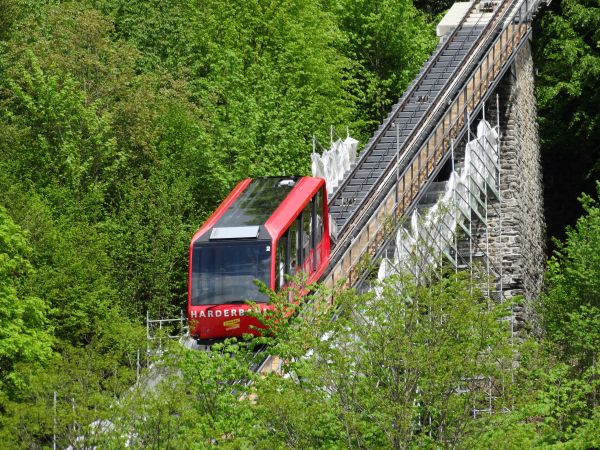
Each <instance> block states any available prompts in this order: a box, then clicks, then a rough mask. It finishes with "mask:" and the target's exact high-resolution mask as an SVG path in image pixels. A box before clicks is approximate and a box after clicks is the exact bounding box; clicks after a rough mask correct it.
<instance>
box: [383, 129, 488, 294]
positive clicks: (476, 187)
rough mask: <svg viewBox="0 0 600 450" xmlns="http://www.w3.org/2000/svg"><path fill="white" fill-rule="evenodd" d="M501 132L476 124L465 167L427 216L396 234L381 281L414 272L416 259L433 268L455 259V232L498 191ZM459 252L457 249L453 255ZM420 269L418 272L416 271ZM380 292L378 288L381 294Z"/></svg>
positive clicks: (414, 216) (416, 214) (414, 217)
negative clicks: (441, 260)
mask: <svg viewBox="0 0 600 450" xmlns="http://www.w3.org/2000/svg"><path fill="white" fill-rule="evenodd" d="M498 150H499V146H498V133H497V131H496V130H495V129H494V128H493V127H491V126H490V124H489V123H487V122H486V121H484V120H482V121H481V122H479V124H478V125H477V137H476V138H475V139H473V140H471V141H469V142H468V143H467V145H466V148H465V163H464V166H463V168H461V169H460V170H458V171H454V172H452V174H451V175H450V179H449V180H448V182H447V184H446V188H445V190H444V192H443V193H442V194H441V195H440V197H439V198H438V200H437V202H436V203H435V204H434V205H433V206H432V207H431V208H429V209H428V210H427V211H426V212H425V213H424V214H422V215H421V214H419V212H418V211H414V212H413V214H412V216H411V217H410V222H409V223H408V224H407V225H405V226H403V227H401V228H400V229H399V230H398V232H397V234H396V242H395V244H396V245H395V247H396V250H395V252H394V255H393V258H389V257H386V258H383V260H382V262H381V265H380V267H379V272H378V276H377V278H378V280H379V281H382V280H384V279H385V278H387V277H389V276H390V275H393V274H394V273H397V271H398V270H409V271H411V272H413V273H414V272H415V264H414V260H415V258H416V259H417V260H418V261H419V263H418V265H419V266H430V267H431V266H434V265H435V264H436V263H437V261H439V257H440V256H441V255H446V256H447V257H448V259H450V260H453V259H454V257H453V256H452V252H451V249H453V248H454V240H455V233H456V230H457V227H458V226H465V224H466V222H467V221H468V218H469V217H470V215H471V210H477V209H478V208H479V209H480V208H481V198H482V196H485V195H486V194H487V192H490V191H491V192H494V193H496V192H497V189H498V181H499V180H498V176H499V171H498V164H499V154H498ZM455 251H456V249H455V248H454V252H455ZM417 270H418V269H417ZM380 291H381V289H380V288H376V293H377V294H378V295H380V293H381V292H380Z"/></svg>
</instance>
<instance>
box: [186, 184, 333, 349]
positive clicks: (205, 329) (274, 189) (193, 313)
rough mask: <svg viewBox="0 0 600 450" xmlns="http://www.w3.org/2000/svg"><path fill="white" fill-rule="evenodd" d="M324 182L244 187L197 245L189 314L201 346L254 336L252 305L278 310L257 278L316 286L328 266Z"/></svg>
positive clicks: (194, 240)
mask: <svg viewBox="0 0 600 450" xmlns="http://www.w3.org/2000/svg"><path fill="white" fill-rule="evenodd" d="M327 218H328V214H327V195H326V191H325V181H324V180H323V179H321V178H313V177H272V178H259V179H253V180H252V179H246V180H243V181H241V182H240V183H239V184H238V185H237V186H236V187H235V188H234V189H233V190H232V191H231V192H230V193H229V195H228V196H227V198H226V199H225V200H224V201H223V203H221V205H220V206H219V207H218V208H217V210H216V211H215V212H214V213H213V214H212V215H211V216H210V217H209V218H208V220H207V221H206V223H204V225H203V226H202V227H201V228H200V229H199V230H198V231H197V232H196V234H195V235H194V237H193V238H192V242H191V244H190V269H189V285H188V316H189V321H190V333H191V335H192V336H193V337H194V338H196V339H197V340H198V341H199V342H201V343H209V342H212V341H214V340H215V339H223V338H227V337H234V336H241V335H242V334H244V333H254V334H256V331H255V330H254V329H253V328H252V327H251V325H252V326H259V323H258V321H257V319H256V318H254V317H250V316H248V315H246V313H247V311H248V309H249V306H248V305H247V304H246V300H251V301H253V302H255V303H257V304H258V305H259V306H260V308H261V310H262V311H264V310H266V309H269V308H272V306H270V305H269V303H268V297H267V296H266V295H265V294H263V293H261V292H259V289H258V287H257V285H256V284H255V282H254V280H257V279H258V280H260V281H262V282H263V283H264V284H265V285H266V286H268V287H270V288H271V289H273V290H275V291H277V290H279V289H281V288H282V287H284V285H285V283H286V274H287V275H294V274H296V273H297V272H299V271H304V272H305V273H306V274H307V276H308V281H309V282H313V281H316V280H317V279H318V278H319V277H320V276H321V275H322V274H323V271H324V270H325V268H326V267H327V264H328V262H329V250H330V241H329V223H328V220H327Z"/></svg>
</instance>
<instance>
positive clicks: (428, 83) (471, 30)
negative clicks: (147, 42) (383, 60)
mask: <svg viewBox="0 0 600 450" xmlns="http://www.w3.org/2000/svg"><path fill="white" fill-rule="evenodd" d="M540 3H541V2H540V1H539V0H517V1H514V0H512V1H511V0H504V1H500V2H497V3H496V4H494V5H492V4H491V3H489V2H485V4H484V2H474V3H473V4H472V5H471V6H470V7H469V9H468V11H467V13H466V14H465V16H464V17H463V19H462V20H461V22H460V23H459V25H458V26H457V27H456V28H455V30H454V31H453V32H452V33H451V34H450V35H449V36H448V37H447V38H446V39H445V41H444V42H443V43H442V44H441V45H440V46H438V49H437V50H436V52H435V53H434V55H433V56H432V57H431V58H430V60H429V61H428V62H427V63H426V64H425V66H424V68H423V69H422V70H421V72H420V74H419V75H418V77H417V79H416V80H415V81H414V82H413V83H412V85H411V86H410V88H409V89H408V91H407V92H406V94H405V95H404V96H403V97H402V98H401V99H400V101H399V102H398V103H397V104H396V105H395V106H394V108H393V110H392V112H391V114H390V115H389V116H388V118H386V120H385V121H384V122H383V124H382V125H381V126H380V128H379V130H377V132H376V133H375V135H374V137H373V138H372V139H371V140H370V141H369V143H368V144H367V146H366V147H365V149H364V150H363V152H362V154H361V157H360V158H359V160H358V162H357V165H356V166H355V167H354V169H353V170H352V171H351V172H350V173H349V174H348V176H347V177H346V178H345V179H344V180H343V182H342V183H341V184H340V187H339V188H338V190H337V191H336V192H335V193H334V195H333V197H332V198H331V200H330V212H331V215H332V218H333V220H335V221H336V223H337V226H338V229H339V234H338V236H337V244H336V246H335V247H334V249H333V251H332V258H331V263H330V266H329V268H328V271H327V272H326V273H325V275H324V276H323V278H322V280H323V281H324V282H325V284H326V285H327V286H333V285H334V284H335V283H336V282H337V281H339V280H344V281H345V283H346V285H348V286H355V285H356V283H357V282H359V281H360V280H361V278H362V277H363V275H364V274H362V273H361V269H360V266H361V264H360V262H361V259H362V258H364V257H365V256H367V257H370V258H373V257H377V256H380V254H381V251H382V249H383V248H384V247H385V245H386V243H387V242H388V241H389V239H390V238H391V236H392V235H393V234H394V233H395V231H396V230H397V228H398V226H399V225H400V224H401V222H402V218H403V217H405V216H407V215H408V214H410V213H411V212H412V210H413V209H414V208H415V206H416V204H417V203H418V201H419V199H420V197H421V196H422V195H423V194H424V192H425V191H426V189H427V187H428V185H429V184H430V183H431V182H432V180H433V179H434V177H435V176H436V174H437V173H438V172H439V170H440V169H441V167H442V166H443V164H444V163H445V162H446V161H447V159H448V157H449V156H450V153H451V143H452V142H453V141H458V140H459V139H460V138H461V137H462V135H463V134H464V133H465V131H466V125H467V123H468V122H469V118H470V117H474V116H475V115H476V114H477V113H478V111H479V110H480V109H481V107H482V105H483V103H484V101H485V100H486V99H487V98H488V97H489V95H491V94H492V92H493V91H494V89H495V87H496V85H497V84H498V82H499V81H500V79H501V78H502V76H503V74H504V73H505V72H506V70H507V68H508V67H510V64H511V63H512V61H513V59H514V57H515V56H516V53H517V50H518V49H519V48H520V47H521V45H522V44H524V43H525V42H526V40H527V39H528V37H529V35H530V33H531V22H532V19H533V15H534V13H535V12H536V11H537V8H538V7H539V5H540ZM491 8H493V11H491V12H488V13H487V14H482V9H483V11H489V10H490V9H491Z"/></svg>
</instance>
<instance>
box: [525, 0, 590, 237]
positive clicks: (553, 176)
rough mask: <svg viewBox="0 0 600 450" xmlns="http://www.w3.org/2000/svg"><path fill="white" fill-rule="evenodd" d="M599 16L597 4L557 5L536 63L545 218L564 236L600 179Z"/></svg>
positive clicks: (543, 27) (579, 0) (541, 36)
mask: <svg viewBox="0 0 600 450" xmlns="http://www.w3.org/2000/svg"><path fill="white" fill-rule="evenodd" d="M598 30H600V12H599V8H598V2H597V0H561V1H560V2H553V4H552V8H551V9H550V10H549V11H547V12H546V13H545V14H544V16H543V19H542V20H541V23H540V25H539V30H538V32H537V37H536V39H535V41H534V43H535V61H536V65H537V66H538V71H539V72H538V73H539V76H538V78H537V80H536V82H537V86H536V89H537V99H538V110H539V116H540V117H539V123H540V137H541V144H542V160H543V165H544V184H545V190H546V198H545V200H546V215H547V220H548V224H549V233H550V235H552V236H561V237H562V235H563V231H564V228H565V226H566V225H573V224H574V223H575V221H576V219H577V217H578V216H579V215H580V214H581V213H582V210H581V209H579V208H577V203H576V198H577V196H578V195H579V193H580V192H582V191H585V192H587V193H593V192H594V189H595V186H594V184H595V180H596V179H598V176H599V174H600V172H599V170H600V153H599V152H598V149H599V148H600V112H599V109H598V104H600V97H599V95H600V94H599V93H598V92H600V89H599V86H600V44H599V42H600V34H599V33H600V32H599V31H598Z"/></svg>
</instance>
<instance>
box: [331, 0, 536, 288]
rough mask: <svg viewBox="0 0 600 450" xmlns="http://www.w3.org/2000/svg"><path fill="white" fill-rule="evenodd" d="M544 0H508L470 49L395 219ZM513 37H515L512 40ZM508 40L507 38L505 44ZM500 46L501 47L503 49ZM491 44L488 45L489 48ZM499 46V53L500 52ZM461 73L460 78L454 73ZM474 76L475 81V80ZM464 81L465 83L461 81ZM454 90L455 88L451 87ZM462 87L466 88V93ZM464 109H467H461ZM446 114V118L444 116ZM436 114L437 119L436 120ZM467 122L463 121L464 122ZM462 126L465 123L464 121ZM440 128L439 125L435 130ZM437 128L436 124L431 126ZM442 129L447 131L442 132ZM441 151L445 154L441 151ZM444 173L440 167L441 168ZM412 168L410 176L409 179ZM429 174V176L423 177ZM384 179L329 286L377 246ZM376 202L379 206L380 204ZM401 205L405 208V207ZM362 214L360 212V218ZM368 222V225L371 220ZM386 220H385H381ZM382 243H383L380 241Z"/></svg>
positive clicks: (338, 255) (339, 254)
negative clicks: (375, 226) (357, 240)
mask: <svg viewBox="0 0 600 450" xmlns="http://www.w3.org/2000/svg"><path fill="white" fill-rule="evenodd" d="M517 4H518V5H519V7H518V13H519V21H518V23H519V27H518V28H519V31H520V32H519V35H518V36H517V34H516V33H515V28H517V27H516V26H515V18H516V12H515V11H514V8H515V5H517ZM538 4H539V2H537V1H535V0H533V1H530V0H526V1H525V2H510V1H505V2H502V3H501V4H500V5H499V6H498V7H497V8H496V12H495V14H494V15H493V17H492V18H491V19H490V21H489V22H488V25H487V26H486V29H485V30H484V31H483V32H482V33H481V35H480V39H479V41H478V42H477V45H473V47H472V49H471V51H470V56H471V59H470V60H467V64H466V68H465V69H464V70H463V71H462V72H461V74H460V75H458V76H455V77H454V80H452V83H449V84H447V85H446V89H445V97H444V98H445V99H448V97H451V101H450V102H448V104H450V105H451V106H450V107H449V108H446V110H445V114H444V111H443V110H440V109H438V111H436V112H435V113H434V114H433V115H430V116H429V117H427V118H425V119H429V122H431V121H432V120H434V119H436V120H437V121H436V122H434V123H433V127H434V133H429V136H430V139H429V140H428V141H426V142H425V143H424V144H423V145H422V146H421V147H417V151H416V152H414V151H413V152H411V153H414V154H413V155H412V159H411V161H410V163H409V164H408V165H407V166H406V167H405V169H404V171H403V174H402V189H401V190H400V186H399V185H396V189H395V191H396V192H398V191H400V194H401V197H402V200H403V201H402V203H400V202H398V203H397V204H396V205H393V206H394V208H392V209H396V211H394V214H393V215H394V218H395V220H397V219H400V218H401V216H402V215H403V214H404V213H405V212H406V211H407V208H408V207H409V206H410V204H411V203H413V201H414V200H415V199H417V197H418V196H419V192H418V191H420V190H421V188H422V187H423V185H424V182H425V181H426V180H427V178H428V176H427V175H429V174H430V173H431V172H432V170H433V169H435V167H436V166H437V165H438V164H437V163H439V162H440V159H441V156H443V154H444V153H445V152H444V151H443V149H442V148H441V147H445V146H447V145H448V144H449V141H450V139H451V137H450V133H449V131H453V132H454V134H455V135H456V133H457V132H456V130H455V128H456V127H457V124H458V125H459V126H458V128H461V127H462V126H463V125H464V122H466V120H465V119H466V115H467V114H468V113H469V111H474V110H475V107H476V106H477V105H478V104H479V103H480V100H481V99H482V94H483V93H485V91H487V90H488V89H489V88H490V86H491V84H492V83H491V82H492V81H494V80H495V78H496V77H497V75H498V74H499V72H500V70H501V69H502V67H503V66H505V65H506V63H507V62H510V61H511V60H512V58H513V57H514V54H515V51H514V50H515V48H516V47H517V46H520V45H516V44H520V43H522V41H523V37H524V36H525V34H528V33H523V32H521V31H522V28H523V26H525V28H526V31H528V30H529V28H530V26H529V22H530V15H531V11H532V10H533V9H535V8H536V7H537V6H538ZM523 11H524V12H525V14H526V15H527V18H526V22H527V23H526V24H525V25H523V23H522V22H523V17H522V15H523V14H522V13H523ZM499 24H503V25H504V27H500V28H501V29H500V31H498V28H499V27H498V25H499ZM510 30H512V33H510ZM509 35H510V36H509ZM503 37H504V43H503ZM509 37H510V38H511V41H510V42H508V41H509ZM515 38H516V42H515ZM498 42H499V45H498ZM486 44H487V45H486ZM497 48H498V51H497ZM496 53H498V56H497V57H496ZM490 55H491V59H492V69H493V70H492V73H491V74H490V71H489V67H490ZM475 56H477V59H476V58H475ZM484 64H485V65H486V67H487V69H488V70H487V71H486V73H485V76H486V80H485V81H483V78H482V75H483V71H482V67H483V65H484ZM471 66H473V67H474V68H473V69H472V70H467V69H468V68H470V67H471ZM453 75H455V74H453ZM478 75H479V84H478V86H477V87H476V86H475V84H476V83H475V79H476V78H477V76H478ZM469 76H470V78H469ZM459 82H460V83H459ZM469 83H472V87H471V86H469ZM484 83H485V89H483V87H482V86H483V84H484ZM457 85H458V89H457V88H456V86H457ZM450 88H452V89H450ZM461 88H462V89H461ZM477 88H479V91H477ZM469 90H470V91H472V93H471V95H470V96H469V95H467V92H468V91H469ZM452 98H454V102H452ZM461 101H462V108H461V107H460V106H461V104H460V103H461ZM454 110H456V111H455V114H454V119H455V120H452V113H453V111H454ZM461 110H462V111H461ZM440 113H441V117H439V116H440ZM432 116H433V117H432ZM461 119H462V122H461ZM424 122H426V120H424ZM459 122H461V123H459ZM436 124H437V127H436V126H435V125H436ZM446 124H447V125H448V127H446ZM429 127H431V125H430V126H429ZM440 128H441V129H440ZM427 129H428V125H423V126H421V127H420V128H419V129H418V131H419V134H421V135H422V134H424V133H425V132H426V131H427ZM440 134H441V136H440V139H439V140H437V142H436V138H437V137H438V136H439V135H440ZM432 136H433V145H431V140H432V139H431V137H432ZM418 144H419V142H415V139H413V142H411V146H416V145H418ZM430 146H433V150H434V152H433V154H431V155H430V154H429V149H430ZM424 148H425V152H426V155H425V161H423V155H422V154H421V150H423V149H424ZM438 150H439V151H438ZM432 159H433V160H432ZM422 162H424V163H425V164H424V165H423V167H421V163H422ZM415 163H416V167H415ZM390 166H391V167H392V168H393V167H394V165H393V164H391V165H390ZM423 169H426V170H425V171H424V170H423ZM438 169H439V168H438ZM409 170H410V176H409V175H408V173H409ZM423 172H425V173H423ZM415 175H416V179H415ZM382 178H385V181H384V182H383V183H380V184H379V188H375V189H374V190H373V192H371V193H370V194H369V200H370V203H369V205H368V206H366V207H365V206H364V205H363V206H361V208H359V209H358V210H357V213H356V214H355V215H354V216H358V217H359V219H363V220H357V219H356V218H355V217H353V220H352V221H351V222H349V223H350V224H351V225H352V227H351V228H350V231H353V232H355V234H354V236H352V233H351V232H348V228H347V229H346V231H345V233H343V234H342V236H341V239H339V242H340V244H341V245H338V246H336V248H335V249H334V253H333V254H332V264H331V265H330V269H329V270H328V271H327V273H326V274H325V275H324V277H323V279H324V280H327V281H328V284H331V283H332V282H334V281H335V280H336V279H339V278H340V277H342V276H344V275H346V276H349V278H350V279H349V280H348V281H349V282H351V278H352V274H351V273H350V272H351V268H352V267H351V266H353V267H354V266H356V262H357V258H352V253H353V250H354V252H355V253H356V250H358V251H359V253H360V255H362V254H363V253H365V250H366V249H367V247H371V248H372V247H373V245H371V242H370V241H372V239H370V238H369V234H375V233H377V234H381V231H382V230H381V228H382V226H381V224H380V225H379V227H378V229H376V230H372V231H371V230H370V229H371V223H369V220H368V219H369V218H372V216H373V215H374V211H372V209H373V206H375V207H376V208H375V209H377V207H378V206H381V203H382V200H383V199H381V198H380V197H381V196H382V195H383V196H384V197H385V195H386V194H387V200H388V201H385V204H386V205H387V204H389V197H390V195H389V194H390V192H389V189H388V190H386V189H385V188H388V185H389V184H390V183H389V182H390V180H391V178H392V177H391V176H390V170H389V168H388V170H386V171H385V173H384V174H382V177H380V180H381V179H382ZM407 181H409V183H406V182H407ZM407 184H408V188H409V189H410V191H409V193H410V195H409V196H408V198H407ZM392 187H393V186H392ZM376 201H379V202H378V204H375V202H376ZM374 204H375V205H374ZM400 206H401V208H400ZM379 209H380V211H379V212H378V213H377V214H376V215H377V216H378V217H377V218H378V219H385V215H386V212H385V208H384V214H383V216H384V217H380V216H381V208H379ZM359 213H360V214H359ZM364 219H366V222H367V223H365V220H364ZM380 222H381V220H380ZM365 228H366V229H367V230H366V234H367V236H366V241H367V242H364V243H362V244H363V245H362V246H360V245H358V246H356V247H361V248H356V249H354V248H353V247H355V245H354V242H353V241H351V240H350V239H352V238H355V237H356V238H358V237H360V241H363V240H364V236H362V235H363V234H364V229H365ZM378 240H379V239H378ZM375 247H379V245H375ZM372 250H375V248H372ZM348 254H349V257H348V258H347V257H346V256H347V255H348Z"/></svg>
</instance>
